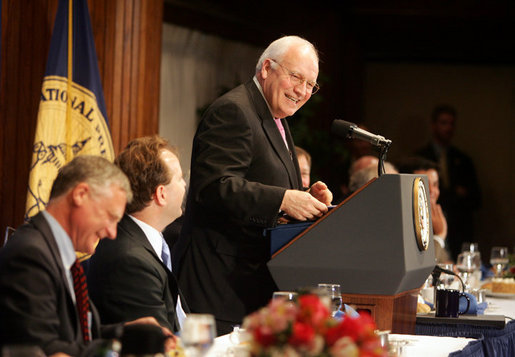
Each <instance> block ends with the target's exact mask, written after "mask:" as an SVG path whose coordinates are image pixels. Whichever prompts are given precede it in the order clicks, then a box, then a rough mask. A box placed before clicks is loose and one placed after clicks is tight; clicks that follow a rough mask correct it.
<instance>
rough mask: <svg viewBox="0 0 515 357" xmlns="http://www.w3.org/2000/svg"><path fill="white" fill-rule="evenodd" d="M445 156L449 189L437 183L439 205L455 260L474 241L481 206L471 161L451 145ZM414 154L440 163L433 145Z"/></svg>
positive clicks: (479, 192)
mask: <svg viewBox="0 0 515 357" xmlns="http://www.w3.org/2000/svg"><path fill="white" fill-rule="evenodd" d="M446 153H447V157H446V160H447V173H448V177H449V186H448V187H444V186H443V184H442V180H440V198H439V199H438V202H439V203H440V204H441V205H442V209H443V210H444V212H445V213H446V216H447V224H448V227H449V228H448V233H447V242H448V243H449V248H450V251H451V253H452V255H453V258H454V259H455V258H456V256H457V255H458V254H459V253H460V251H461V244H462V243H463V242H473V241H475V238H474V229H473V222H474V211H475V210H476V209H478V208H479V207H480V206H481V190H480V187H479V182H478V179H477V175H476V170H475V168H474V164H473V162H472V160H471V159H470V157H469V156H468V155H466V154H465V153H464V152H462V151H461V150H459V149H458V148H456V147H455V146H452V145H450V146H449V147H448V148H447V150H446ZM417 154H418V155H420V156H422V157H425V158H427V159H429V160H432V161H435V162H438V160H439V157H438V155H437V153H436V151H435V147H434V145H433V144H432V143H428V144H427V145H425V146H424V147H422V148H420V149H419V150H418V151H417Z"/></svg>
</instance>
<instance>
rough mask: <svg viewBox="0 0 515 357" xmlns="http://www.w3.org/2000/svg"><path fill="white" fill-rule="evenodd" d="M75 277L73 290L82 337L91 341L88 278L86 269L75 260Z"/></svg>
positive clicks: (86, 340) (73, 267) (85, 340)
mask: <svg viewBox="0 0 515 357" xmlns="http://www.w3.org/2000/svg"><path fill="white" fill-rule="evenodd" d="M71 271H72V276H73V290H75V301H76V304H77V311H78V313H79V321H80V328H81V330H82V337H83V338H84V342H88V341H90V340H91V337H90V336H89V324H88V311H89V298H88V284H87V283H86V276H85V275H84V269H83V268H82V265H81V264H80V263H79V261H78V260H75V263H73V265H72V268H71Z"/></svg>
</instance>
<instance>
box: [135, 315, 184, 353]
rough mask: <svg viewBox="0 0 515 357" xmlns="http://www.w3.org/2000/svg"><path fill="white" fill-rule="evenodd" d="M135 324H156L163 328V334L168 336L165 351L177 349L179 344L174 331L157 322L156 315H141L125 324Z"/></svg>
mask: <svg viewBox="0 0 515 357" xmlns="http://www.w3.org/2000/svg"><path fill="white" fill-rule="evenodd" d="M135 324H148V325H155V326H159V327H161V330H162V331H163V335H164V336H165V337H166V340H165V342H164V347H165V352H170V351H172V350H174V349H175V347H176V345H177V337H175V336H174V334H173V333H172V331H170V330H169V329H168V328H166V327H163V326H161V325H160V324H159V322H157V320H156V319H155V317H152V316H147V317H140V318H139V319H136V320H134V321H130V322H126V323H125V325H135Z"/></svg>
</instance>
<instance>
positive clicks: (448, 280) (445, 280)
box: [438, 264, 455, 289]
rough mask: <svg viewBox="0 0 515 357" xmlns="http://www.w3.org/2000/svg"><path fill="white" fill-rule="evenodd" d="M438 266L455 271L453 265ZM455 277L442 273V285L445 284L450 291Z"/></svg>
mask: <svg viewBox="0 0 515 357" xmlns="http://www.w3.org/2000/svg"><path fill="white" fill-rule="evenodd" d="M438 266H439V267H440V268H442V269H445V270H449V271H453V265H452V264H438ZM454 280H455V276H454V275H451V274H446V273H442V274H441V275H440V284H443V286H444V287H445V289H450V288H451V285H452V283H454Z"/></svg>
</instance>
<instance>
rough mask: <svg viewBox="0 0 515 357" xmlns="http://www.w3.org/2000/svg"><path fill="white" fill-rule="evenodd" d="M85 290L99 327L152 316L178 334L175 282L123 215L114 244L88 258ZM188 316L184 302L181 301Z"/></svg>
mask: <svg viewBox="0 0 515 357" xmlns="http://www.w3.org/2000/svg"><path fill="white" fill-rule="evenodd" d="M88 286H89V294H90V296H91V299H92V300H93V301H94V302H95V305H96V306H97V308H98V310H99V312H100V316H101V318H102V322H103V323H115V322H124V321H131V320H134V319H137V318H140V317H144V316H154V317H155V318H156V319H157V321H158V322H159V323H160V324H161V325H162V326H166V327H168V328H169V329H170V330H172V331H178V330H179V325H178V322H177V317H176V313H175V306H176V302H177V294H178V291H179V290H178V286H177V281H176V279H175V277H174V275H173V274H172V272H170V271H169V270H168V269H167V268H166V266H165V265H164V264H163V262H162V261H161V260H160V259H159V257H158V256H157V255H156V253H155V252H154V249H153V248H152V246H151V245H150V242H149V241H148V239H147V237H146V236H145V233H143V231H142V230H141V228H140V227H139V226H138V225H137V224H136V223H135V222H134V221H133V220H132V219H131V218H130V217H129V216H127V215H125V216H124V217H123V218H122V220H121V221H120V222H119V223H118V234H117V237H116V239H115V240H108V239H104V240H102V241H101V242H100V243H99V244H98V246H97V248H96V250H95V254H93V256H92V257H91V258H90V262H89V268H88ZM181 304H182V306H183V309H184V310H185V311H186V312H188V309H187V305H186V300H185V299H184V297H183V298H181Z"/></svg>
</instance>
